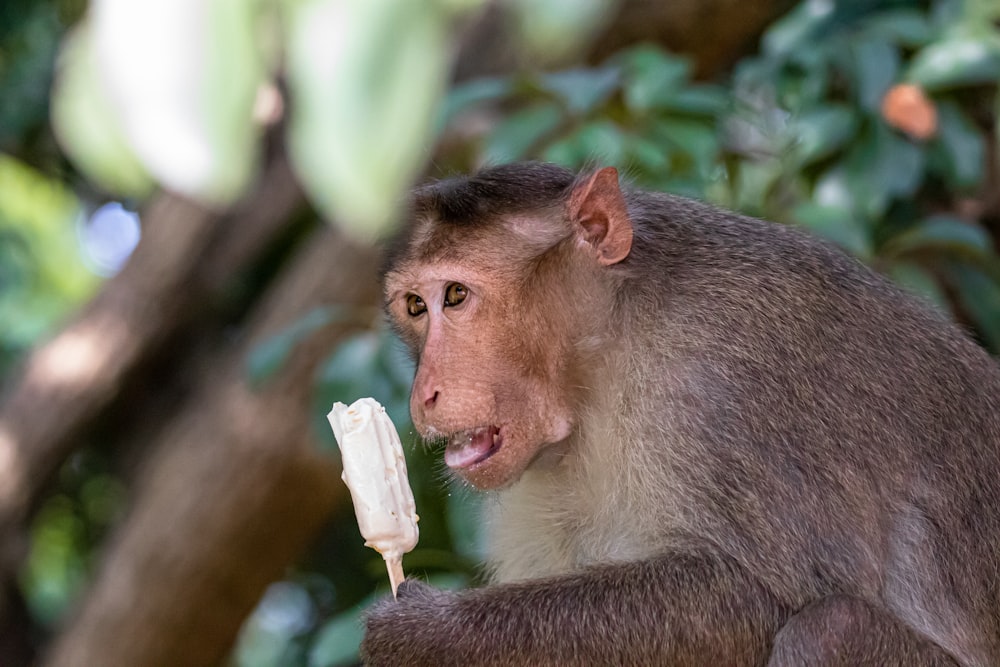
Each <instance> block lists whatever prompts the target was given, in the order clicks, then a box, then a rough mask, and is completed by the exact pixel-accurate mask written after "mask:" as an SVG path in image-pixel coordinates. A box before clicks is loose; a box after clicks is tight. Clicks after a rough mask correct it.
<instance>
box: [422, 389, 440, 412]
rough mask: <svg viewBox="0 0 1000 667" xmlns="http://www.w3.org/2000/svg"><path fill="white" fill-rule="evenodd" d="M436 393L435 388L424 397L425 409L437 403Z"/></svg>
mask: <svg viewBox="0 0 1000 667" xmlns="http://www.w3.org/2000/svg"><path fill="white" fill-rule="evenodd" d="M438 393H439V392H438V391H436V390H435V391H434V392H433V393H432V394H431V395H430V396H429V397H427V398H425V399H424V409H425V410H429V409H430V408H433V407H434V404H435V403H437V400H438Z"/></svg>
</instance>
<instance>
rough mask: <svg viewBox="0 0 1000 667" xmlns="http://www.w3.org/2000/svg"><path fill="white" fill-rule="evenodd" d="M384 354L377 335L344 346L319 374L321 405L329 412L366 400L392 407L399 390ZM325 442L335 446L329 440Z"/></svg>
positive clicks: (355, 338)
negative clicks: (339, 405)
mask: <svg viewBox="0 0 1000 667" xmlns="http://www.w3.org/2000/svg"><path fill="white" fill-rule="evenodd" d="M381 354H382V340H381V337H380V334H379V333H378V332H375V331H366V332H364V333H360V334H357V335H355V336H352V337H351V338H348V339H347V340H346V341H344V342H343V343H341V345H340V346H339V347H337V349H336V350H335V351H334V353H333V355H332V356H331V357H330V358H329V359H328V360H327V361H326V362H325V363H324V364H323V365H322V366H321V367H320V370H319V373H318V374H317V386H316V401H317V403H318V405H320V406H322V409H325V410H329V409H330V406H331V405H332V404H333V403H334V402H336V401H340V402H342V403H347V404H350V403H353V402H354V401H356V400H357V399H358V398H360V397H362V396H371V397H373V398H374V399H375V400H376V401H378V402H379V403H382V404H387V403H388V404H391V403H392V397H393V396H396V395H398V389H397V387H396V385H395V384H394V382H393V381H392V379H391V378H389V377H388V376H387V375H386V373H385V372H384V370H383V367H382V360H381V359H380V355H381ZM395 416H398V415H395ZM395 416H394V417H395ZM400 423H404V422H403V421H400ZM328 430H329V429H327V431H328ZM323 442H324V443H325V444H332V440H328V439H326V438H324V439H323Z"/></svg>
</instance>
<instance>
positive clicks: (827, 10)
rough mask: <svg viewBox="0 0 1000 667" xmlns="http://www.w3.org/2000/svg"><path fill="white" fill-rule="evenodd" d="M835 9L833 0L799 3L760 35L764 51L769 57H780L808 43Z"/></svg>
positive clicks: (833, 14)
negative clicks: (830, 0)
mask: <svg viewBox="0 0 1000 667" xmlns="http://www.w3.org/2000/svg"><path fill="white" fill-rule="evenodd" d="M835 10H836V3H833V2H801V3H799V4H798V5H797V6H796V7H795V8H794V9H793V10H792V11H790V12H788V13H787V14H786V15H785V16H784V17H783V18H781V19H779V20H778V21H775V22H774V24H772V25H771V27H770V28H769V29H768V31H767V32H766V33H765V34H764V37H763V39H762V44H763V51H764V53H765V54H766V55H767V56H769V57H772V58H774V57H781V56H785V55H788V54H790V53H792V52H795V51H798V50H799V49H802V48H804V47H806V48H808V46H812V45H813V43H814V42H815V38H816V36H817V35H819V34H820V33H821V31H822V30H824V29H825V28H827V27H828V26H829V25H830V24H831V23H832V21H833V19H834V18H835V14H836V12H835ZM807 45H808V46H807Z"/></svg>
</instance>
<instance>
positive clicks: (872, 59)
mask: <svg viewBox="0 0 1000 667" xmlns="http://www.w3.org/2000/svg"><path fill="white" fill-rule="evenodd" d="M851 56H852V59H851V60H852V64H853V68H852V75H853V79H854V88H855V91H854V92H855V95H856V96H857V99H858V104H859V105H860V106H861V108H862V109H865V110H867V111H877V110H878V109H879V107H880V106H881V104H882V98H883V97H884V96H885V93H886V91H888V90H889V87H890V86H892V84H893V83H894V82H895V81H896V77H897V75H898V73H899V49H897V48H896V47H895V46H893V45H892V44H890V43H888V42H886V41H883V40H880V39H862V40H858V41H855V42H854V43H852V45H851Z"/></svg>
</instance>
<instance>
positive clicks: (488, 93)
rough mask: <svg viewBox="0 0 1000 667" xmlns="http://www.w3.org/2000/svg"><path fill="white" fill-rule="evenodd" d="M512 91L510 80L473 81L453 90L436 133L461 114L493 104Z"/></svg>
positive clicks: (484, 79)
mask: <svg viewBox="0 0 1000 667" xmlns="http://www.w3.org/2000/svg"><path fill="white" fill-rule="evenodd" d="M513 90H514V85H513V83H512V82H511V80H510V79H500V78H483V79H475V80H473V81H469V82H466V83H463V84H460V85H458V86H456V87H455V88H453V89H452V90H451V91H450V92H449V93H448V97H447V98H446V99H445V103H444V109H443V110H442V112H441V115H440V118H441V121H440V123H439V125H438V131H441V130H443V129H444V128H445V127H447V126H448V125H449V124H450V123H451V122H452V121H454V120H455V118H456V117H457V116H458V115H459V114H461V113H462V112H464V111H466V110H468V109H469V108H470V107H474V106H477V105H480V104H483V103H485V102H495V101H498V100H502V99H503V98H505V97H507V96H509V95H510V94H511V93H512V92H513Z"/></svg>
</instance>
